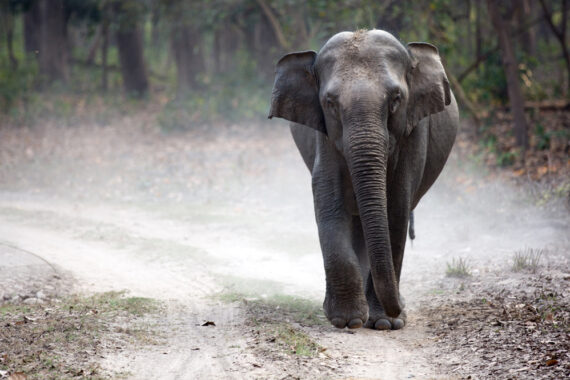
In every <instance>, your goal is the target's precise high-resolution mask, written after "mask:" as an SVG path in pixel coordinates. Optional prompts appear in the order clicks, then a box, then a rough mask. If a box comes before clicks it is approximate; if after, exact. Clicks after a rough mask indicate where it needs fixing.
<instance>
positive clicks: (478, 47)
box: [475, 1, 483, 57]
mask: <svg viewBox="0 0 570 380" xmlns="http://www.w3.org/2000/svg"><path fill="white" fill-rule="evenodd" d="M475 11H476V12H477V13H476V16H475V56H476V57H480V56H481V55H482V54H483V48H482V46H483V37H482V33H481V12H482V11H483V7H482V6H481V2H480V1H476V2H475Z"/></svg>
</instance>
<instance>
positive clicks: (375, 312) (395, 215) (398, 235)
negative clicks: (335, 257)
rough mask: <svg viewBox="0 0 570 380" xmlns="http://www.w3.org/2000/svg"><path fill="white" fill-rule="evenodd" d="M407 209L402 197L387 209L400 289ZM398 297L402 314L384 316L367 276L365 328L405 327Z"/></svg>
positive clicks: (403, 303) (370, 280)
mask: <svg viewBox="0 0 570 380" xmlns="http://www.w3.org/2000/svg"><path fill="white" fill-rule="evenodd" d="M409 215H410V212H409V207H408V206H407V201H406V198H405V197H403V198H402V199H401V200H400V202H398V201H397V200H396V199H393V202H392V204H391V207H390V206H389V207H388V218H389V224H390V225H389V229H390V242H391V248H392V262H393V263H394V271H395V272H396V279H397V281H398V288H399V287H400V275H401V273H402V262H403V258H404V248H405V245H406V232H407V227H408V222H409ZM399 297H400V305H401V306H402V312H401V313H400V315H399V316H398V317H396V318H391V317H389V316H388V315H386V312H385V311H384V307H383V306H382V303H381V302H380V301H378V298H377V296H376V292H375V291H374V285H373V283H372V276H370V275H369V276H368V279H367V282H366V299H367V301H368V307H369V314H370V316H369V318H368V321H367V322H366V327H369V328H373V329H376V330H390V329H392V330H399V329H401V328H403V327H404V326H405V325H406V318H407V315H406V311H405V310H404V307H405V302H404V298H403V297H402V295H401V294H400V295H399Z"/></svg>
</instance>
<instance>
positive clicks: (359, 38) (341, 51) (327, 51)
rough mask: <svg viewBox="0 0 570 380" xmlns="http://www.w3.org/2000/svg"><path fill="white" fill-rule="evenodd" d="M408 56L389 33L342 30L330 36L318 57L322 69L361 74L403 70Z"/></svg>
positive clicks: (407, 62) (318, 64) (319, 66)
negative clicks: (385, 70)
mask: <svg viewBox="0 0 570 380" xmlns="http://www.w3.org/2000/svg"><path fill="white" fill-rule="evenodd" d="M407 65H409V56H408V54H407V51H406V49H405V48H404V46H403V45H402V44H401V43H400V42H399V41H398V40H396V38H395V37H394V36H392V35H391V34H390V33H387V32H384V31H381V30H371V31H357V32H354V33H352V32H343V33H339V34H336V35H335V36H333V37H332V38H331V39H330V40H329V41H328V42H327V43H326V44H325V46H323V48H322V49H321V51H320V52H319V54H318V57H317V67H318V68H320V69H321V70H327V71H329V72H330V71H331V70H332V71H335V72H338V71H339V70H341V71H343V72H346V71H350V72H353V73H354V74H357V73H356V72H359V73H360V74H365V73H370V72H376V73H377V72H378V71H379V70H380V71H383V69H389V71H394V70H398V69H400V68H401V69H405V68H406V66H407Z"/></svg>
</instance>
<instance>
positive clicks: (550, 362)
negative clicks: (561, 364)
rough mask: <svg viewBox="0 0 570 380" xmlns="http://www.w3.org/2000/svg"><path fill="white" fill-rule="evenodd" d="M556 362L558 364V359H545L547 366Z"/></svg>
mask: <svg viewBox="0 0 570 380" xmlns="http://www.w3.org/2000/svg"><path fill="white" fill-rule="evenodd" d="M556 364H558V360H556V359H550V360H547V361H546V365H547V366H549V367H550V366H553V365H556Z"/></svg>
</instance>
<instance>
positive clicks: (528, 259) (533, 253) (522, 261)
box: [512, 248, 544, 273]
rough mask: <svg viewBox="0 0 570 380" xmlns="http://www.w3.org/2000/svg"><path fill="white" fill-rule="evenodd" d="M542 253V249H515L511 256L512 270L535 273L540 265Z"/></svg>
mask: <svg viewBox="0 0 570 380" xmlns="http://www.w3.org/2000/svg"><path fill="white" fill-rule="evenodd" d="M543 254H544V250H543V249H534V248H526V249H523V250H520V251H516V252H515V254H514V256H513V266H512V270H513V272H521V271H523V270H525V271H529V272H531V273H536V271H537V269H538V267H539V266H540V260H541V258H542V255H543Z"/></svg>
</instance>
